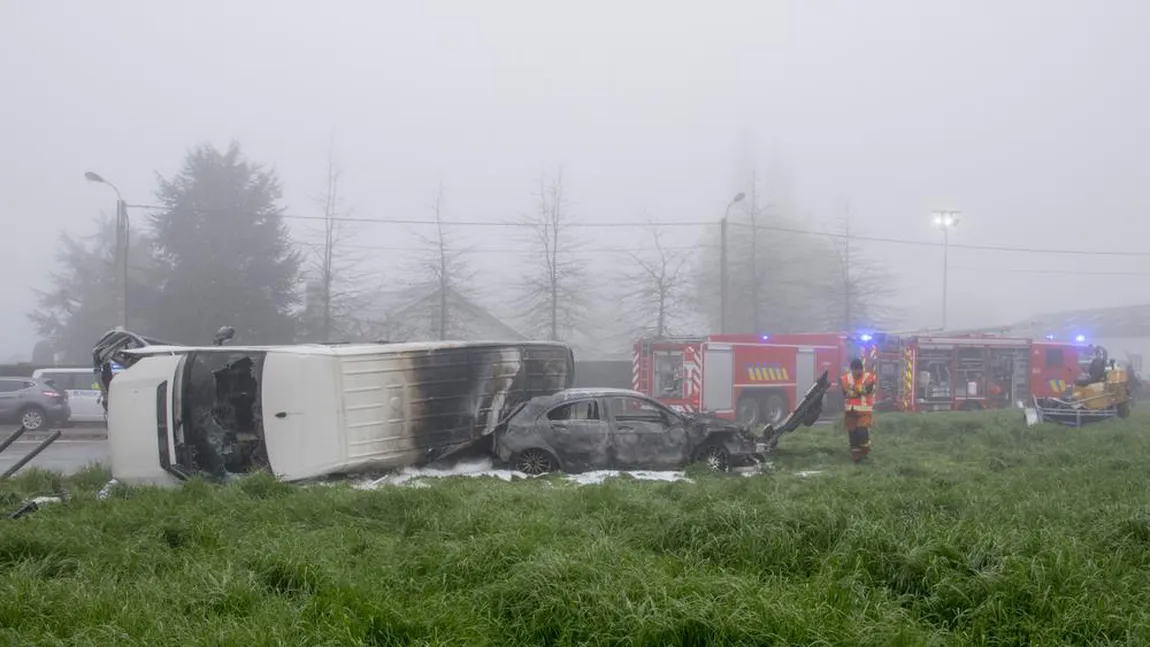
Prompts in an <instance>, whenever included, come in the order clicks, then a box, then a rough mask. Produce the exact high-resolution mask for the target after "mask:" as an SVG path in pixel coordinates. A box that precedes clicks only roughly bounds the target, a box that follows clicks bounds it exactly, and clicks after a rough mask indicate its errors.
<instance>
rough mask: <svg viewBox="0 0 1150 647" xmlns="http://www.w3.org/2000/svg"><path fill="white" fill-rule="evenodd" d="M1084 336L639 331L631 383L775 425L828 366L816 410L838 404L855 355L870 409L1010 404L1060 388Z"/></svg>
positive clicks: (829, 410)
mask: <svg viewBox="0 0 1150 647" xmlns="http://www.w3.org/2000/svg"><path fill="white" fill-rule="evenodd" d="M1090 355H1091V349H1090V347H1088V346H1087V345H1086V344H1085V343H1081V342H1076V343H1069V342H1055V341H1050V340H1047V341H1031V340H1029V339H1019V338H1005V337H995V336H989V335H951V336H945V337H944V336H927V335H906V336H903V335H897V334H883V333H869V334H868V333H856V334H849V335H848V334H842V333H803V334H787V335H775V336H770V337H767V336H755V335H711V336H708V337H697V338H686V339H641V340H639V341H638V342H637V343H636V344H635V348H634V351H633V355H632V388H633V389H635V390H636V391H640V392H642V393H646V394H647V395H650V396H652V397H655V398H658V399H659V400H661V401H662V402H664V403H665V404H667V405H668V406H671V407H673V408H676V409H679V410H683V411H688V412H695V411H707V412H711V413H714V414H716V415H718V416H720V417H723V418H728V419H732V418H733V419H737V420H739V421H740V422H743V423H761V422H770V423H775V424H777V423H778V422H780V421H781V420H782V419H783V418H785V417H786V415H787V413H788V412H789V411H790V409H791V407H793V406H794V404H795V402H797V397H796V396H797V394H801V393H805V392H806V390H807V389H808V388H810V386H811V384H813V383H814V381H815V379H817V377H818V376H819V375H820V374H821V373H822V372H823V371H829V372H830V378H831V382H832V388H831V389H830V391H828V393H827V396H826V401H825V402H824V407H823V411H824V415H836V414H837V413H838V412H840V411H842V405H843V400H842V392H841V390H840V389H838V388H837V386H838V381H839V376H840V375H841V374H842V373H843V372H845V371H846V369H847V367H848V366H849V364H850V360H851V359H852V358H856V357H858V358H862V359H863V361H864V363H865V364H866V366H867V368H868V369H869V370H871V371H874V373H875V375H876V376H877V377H878V397H877V398H876V409H879V410H885V411H943V410H960V409H961V410H969V409H989V408H998V407H1003V406H1013V405H1015V404H1017V403H1018V402H1026V401H1029V400H1030V397H1031V396H1032V395H1038V396H1040V397H1042V396H1050V395H1062V392H1063V391H1064V390H1065V388H1066V385H1067V384H1069V383H1071V382H1072V381H1073V380H1074V379H1075V378H1076V377H1077V376H1078V375H1080V374H1081V373H1082V370H1083V369H1082V365H1083V364H1084V363H1086V362H1089V359H1090Z"/></svg>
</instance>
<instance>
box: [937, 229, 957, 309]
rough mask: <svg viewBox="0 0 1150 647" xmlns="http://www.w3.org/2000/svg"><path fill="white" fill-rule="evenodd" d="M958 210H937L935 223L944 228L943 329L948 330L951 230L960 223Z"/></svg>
mask: <svg viewBox="0 0 1150 647" xmlns="http://www.w3.org/2000/svg"><path fill="white" fill-rule="evenodd" d="M959 213H960V212H958V211H935V212H934V224H935V225H936V226H937V227H940V228H942V329H943V331H945V330H946V297H947V274H948V270H949V269H950V259H949V258H948V257H949V255H950V254H949V252H950V230H951V229H952V228H954V227H956V226H958V223H959Z"/></svg>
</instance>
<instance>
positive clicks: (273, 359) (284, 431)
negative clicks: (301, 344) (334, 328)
mask: <svg viewBox="0 0 1150 647" xmlns="http://www.w3.org/2000/svg"><path fill="white" fill-rule="evenodd" d="M338 366H339V358H337V357H333V356H331V355H305V354H297V353H289V352H277V351H269V352H268V354H267V355H266V357H265V358H264V366H263V375H262V381H261V384H260V404H261V411H262V414H263V430H264V443H265V446H266V447H267V453H268V462H269V463H270V464H271V469H272V471H273V472H274V473H275V475H276V476H277V477H278V478H281V479H284V480H298V479H306V478H314V477H316V476H321V475H323V474H326V473H329V472H332V471H339V470H340V468H341V466H342V465H343V463H344V462H345V451H344V448H345V437H344V433H343V416H342V408H341V406H340V404H341V403H340V391H341V384H340V382H341V380H340V375H339V371H338Z"/></svg>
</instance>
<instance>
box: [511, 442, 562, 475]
mask: <svg viewBox="0 0 1150 647" xmlns="http://www.w3.org/2000/svg"><path fill="white" fill-rule="evenodd" d="M511 464H512V465H513V466H514V467H515V469H516V470H517V471H520V472H523V473H524V474H527V475H529V476H539V475H541V474H549V473H551V472H554V471H556V470H558V469H559V461H556V460H555V458H554V457H553V456H551V454H550V453H548V452H546V451H544V450H542V449H537V448H535V447H532V448H531V449H525V450H523V451H522V452H519V453H518V454H516V455H515V457H514V458H513V459H512V461H511Z"/></svg>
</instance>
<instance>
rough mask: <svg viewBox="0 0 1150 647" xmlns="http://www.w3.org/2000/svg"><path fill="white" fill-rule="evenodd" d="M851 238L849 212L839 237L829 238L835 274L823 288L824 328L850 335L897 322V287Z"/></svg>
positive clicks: (885, 271) (885, 270)
mask: <svg viewBox="0 0 1150 647" xmlns="http://www.w3.org/2000/svg"><path fill="white" fill-rule="evenodd" d="M858 247H859V246H858V245H857V244H855V243H854V241H853V238H852V235H851V226H850V212H849V209H848V211H847V214H846V215H845V216H844V218H843V220H842V228H841V233H840V234H839V235H837V236H834V238H833V249H834V251H835V261H836V263H835V265H836V266H837V269H838V272H837V273H836V274H835V275H833V276H832V277H831V281H830V282H829V284H828V285H827V287H826V288H825V295H826V297H827V298H826V303H827V305H828V308H827V324H828V327H830V328H832V329H837V330H843V331H848V332H849V331H851V330H854V329H855V328H857V327H860V326H861V327H867V328H883V327H885V326H888V325H891V324H893V323H895V322H896V321H898V320H899V319H900V318H901V316H902V314H903V313H902V311H901V309H899V308H897V307H896V306H895V297H896V294H897V289H896V288H897V286H896V285H895V281H894V276H893V275H892V274H891V273H890V272H889V271H888V270H887V269H886V267H885V266H883V265H881V264H879V263H877V262H875V261H873V260H871V259H868V258H866V257H865V256H864V255H863V254H862V253H861V250H860V249H858Z"/></svg>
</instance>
